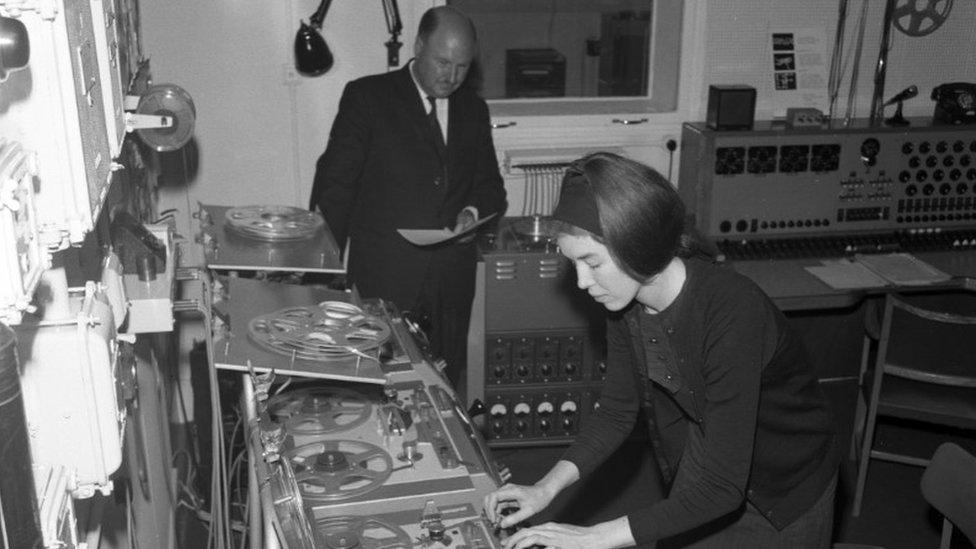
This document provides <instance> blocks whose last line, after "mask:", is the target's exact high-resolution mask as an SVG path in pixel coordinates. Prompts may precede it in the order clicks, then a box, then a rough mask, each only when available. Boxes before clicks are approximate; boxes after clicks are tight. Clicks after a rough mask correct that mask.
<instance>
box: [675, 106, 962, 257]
mask: <svg viewBox="0 0 976 549" xmlns="http://www.w3.org/2000/svg"><path fill="white" fill-rule="evenodd" d="M678 190H679V193H680V194H681V196H682V198H683V199H684V201H685V203H686V205H687V207H688V210H689V213H690V214H692V215H693V217H694V226H695V228H696V229H697V230H698V231H699V232H700V233H701V234H702V236H704V237H705V238H707V239H708V240H710V241H712V242H714V243H716V244H717V246H718V248H719V250H720V251H721V252H722V254H723V255H724V256H725V257H726V258H728V259H749V258H755V259H759V258H767V259H768V258H776V257H830V256H843V255H846V254H854V253H864V252H881V251H911V250H914V249H927V250H932V249H945V250H952V249H962V248H969V247H972V246H973V245H974V243H976V239H974V237H976V231H974V230H973V225H974V224H976V132H974V131H972V130H971V129H967V128H966V127H965V126H935V125H932V124H931V122H929V121H926V120H913V122H912V126H911V127H877V126H871V125H869V124H867V123H866V121H865V120H856V121H854V123H853V124H851V125H850V126H846V127H845V126H842V125H840V124H839V123H837V124H831V125H828V126H825V127H823V128H803V129H799V128H794V129H788V128H786V127H784V126H782V125H777V124H776V123H768V122H767V123H763V124H760V125H758V127H757V128H756V129H755V131H742V132H717V131H713V130H712V129H710V128H709V127H707V126H706V125H705V124H701V123H687V124H685V125H684V127H683V131H682V155H681V175H680V183H679V185H678Z"/></svg>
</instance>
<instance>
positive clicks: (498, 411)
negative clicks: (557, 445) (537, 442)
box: [488, 400, 579, 435]
mask: <svg viewBox="0 0 976 549" xmlns="http://www.w3.org/2000/svg"><path fill="white" fill-rule="evenodd" d="M578 411H579V407H578V405H577V404H576V402H575V401H572V400H567V401H564V402H563V403H562V404H560V405H559V412H560V414H561V415H562V422H561V427H562V429H563V430H564V431H569V430H572V428H573V426H574V425H575V424H576V414H577V412H578ZM535 412H536V416H537V417H538V418H539V429H541V430H542V431H549V429H551V428H552V414H553V412H555V406H554V405H553V404H552V402H549V401H548V400H544V401H542V402H540V403H539V404H538V405H536V408H535ZM488 413H489V415H490V416H491V429H492V431H494V432H495V434H499V435H500V434H502V433H503V432H504V431H505V417H506V416H508V406H506V405H504V404H502V403H500V402H499V403H495V404H494V405H492V407H491V409H490V410H489V411H488ZM530 413H532V407H531V406H530V405H529V404H528V403H527V402H519V403H517V404H516V405H515V406H514V407H513V408H512V414H513V415H514V416H515V430H516V431H518V432H519V433H524V432H525V431H526V430H527V429H528V428H529V423H528V421H527V418H528V416H529V414H530Z"/></svg>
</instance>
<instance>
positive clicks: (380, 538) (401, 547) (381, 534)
mask: <svg viewBox="0 0 976 549" xmlns="http://www.w3.org/2000/svg"><path fill="white" fill-rule="evenodd" d="M315 526H316V532H317V534H318V536H319V540H320V543H322V544H324V546H325V548H326V549H348V548H350V547H362V548H367V547H375V548H377V549H379V548H382V549H413V548H414V547H415V545H414V543H413V541H412V540H411V539H410V535H409V534H407V533H406V532H405V531H404V530H403V529H402V528H400V527H399V526H397V525H395V524H390V523H389V522H386V521H383V520H381V519H379V518H377V517H372V516H368V515H366V516H361V517H353V516H347V517H327V518H321V519H318V520H317V521H315Z"/></svg>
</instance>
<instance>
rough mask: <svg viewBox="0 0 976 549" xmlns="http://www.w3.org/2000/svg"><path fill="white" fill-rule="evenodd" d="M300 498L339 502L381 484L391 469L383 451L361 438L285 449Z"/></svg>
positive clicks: (387, 457)
mask: <svg viewBox="0 0 976 549" xmlns="http://www.w3.org/2000/svg"><path fill="white" fill-rule="evenodd" d="M284 456H285V458H286V459H287V460H288V462H289V463H290V464H291V466H292V467H293V468H294V470H295V482H296V483H297V484H298V491H299V493H301V495H302V497H303V498H304V499H306V500H311V501H320V502H321V501H342V500H346V499H349V498H353V497H357V496H362V495H364V494H368V493H369V492H372V491H373V490H376V489H377V488H380V487H381V486H383V483H384V482H386V479H388V478H389V477H390V473H392V472H393V460H392V459H391V458H390V455H389V454H387V453H386V451H385V450H383V449H382V448H380V447H379V446H375V445H373V444H370V443H368V442H363V441H361V440H327V441H321V442H315V443H312V444H306V445H303V446H299V447H297V448H293V449H291V450H288V451H287V452H285V454H284Z"/></svg>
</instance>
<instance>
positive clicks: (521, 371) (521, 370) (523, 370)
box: [515, 364, 529, 377]
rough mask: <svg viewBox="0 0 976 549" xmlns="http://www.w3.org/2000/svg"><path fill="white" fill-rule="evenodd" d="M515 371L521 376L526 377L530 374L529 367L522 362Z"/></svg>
mask: <svg viewBox="0 0 976 549" xmlns="http://www.w3.org/2000/svg"><path fill="white" fill-rule="evenodd" d="M515 373H517V374H518V375H519V377H525V376H527V375H529V368H528V367H526V366H525V365H524V364H521V365H519V367H518V368H516V369H515Z"/></svg>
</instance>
